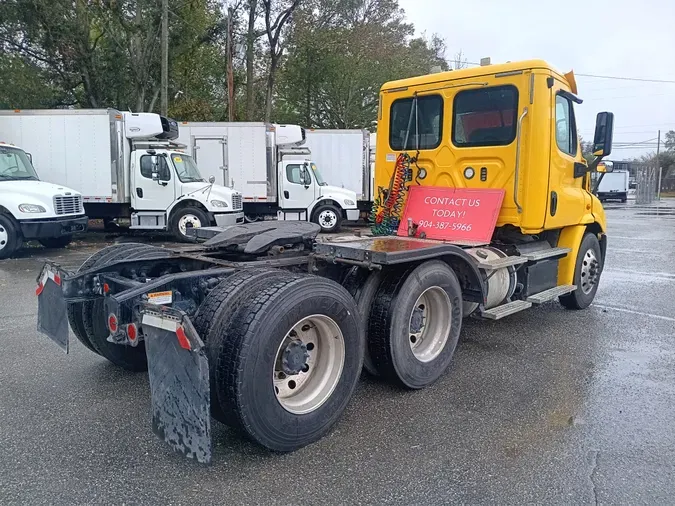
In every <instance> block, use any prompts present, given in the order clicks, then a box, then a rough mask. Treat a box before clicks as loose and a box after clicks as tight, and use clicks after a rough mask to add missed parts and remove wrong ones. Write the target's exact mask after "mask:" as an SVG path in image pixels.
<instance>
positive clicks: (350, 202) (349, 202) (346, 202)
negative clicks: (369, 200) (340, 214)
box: [345, 199, 356, 206]
mask: <svg viewBox="0 0 675 506" xmlns="http://www.w3.org/2000/svg"><path fill="white" fill-rule="evenodd" d="M345 205H346V206H354V205H356V204H355V203H354V201H353V200H351V199H345Z"/></svg>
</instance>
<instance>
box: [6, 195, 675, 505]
mask: <svg viewBox="0 0 675 506" xmlns="http://www.w3.org/2000/svg"><path fill="white" fill-rule="evenodd" d="M673 210H675V200H670V201H664V202H663V203H662V204H661V208H660V209H657V207H656V206H650V207H638V206H635V205H634V204H631V203H629V204H627V205H620V204H608V205H607V215H608V221H609V252H608V258H607V263H606V268H605V272H604V273H603V276H602V280H601V286H600V289H599V291H598V295H597V298H596V303H595V304H594V305H593V306H592V307H591V308H590V309H588V310H586V311H579V312H571V311H566V310H564V309H563V308H562V307H561V306H560V305H558V304H557V303H551V304H548V305H545V306H543V307H540V308H536V309H532V310H529V311H525V312H523V313H519V314H516V315H513V316H510V317H508V318H506V319H504V320H502V321H500V322H480V321H468V322H467V323H466V324H465V328H464V330H463V333H462V337H461V340H460V344H459V347H458V350H457V352H456V355H455V358H454V362H453V365H452V367H451V369H450V371H449V372H448V373H447V374H446V375H445V376H443V377H442V378H441V380H439V381H438V382H437V383H436V384H434V385H433V386H432V387H430V388H428V389H426V390H424V391H420V392H406V391H401V390H399V389H396V388H393V387H391V386H389V385H387V384H384V383H382V382H380V381H377V380H373V379H370V378H364V379H363V381H362V382H361V383H360V387H359V389H358V391H357V394H356V396H355V398H354V400H353V402H352V403H351V404H350V406H349V408H348V409H347V412H346V413H345V415H344V416H343V418H342V419H341V421H340V422H339V424H338V425H337V428H336V429H335V430H334V431H333V432H332V433H331V434H330V435H329V436H328V437H326V438H324V439H323V440H321V441H320V442H318V443H316V444H314V445H311V446H309V447H307V448H304V449H302V450H300V451H298V452H295V453H293V454H288V455H277V454H271V453H269V452H266V451H264V450H261V449H259V448H258V447H256V446H255V445H253V444H251V443H248V442H246V441H244V440H242V439H240V438H239V437H238V436H237V435H236V434H235V433H233V432H232V431H230V430H229V429H228V428H226V427H224V426H222V425H220V424H218V423H217V422H214V431H213V432H214V441H215V443H216V447H215V455H214V462H213V465H211V466H210V467H206V466H201V465H198V464H196V463H194V462H192V461H188V460H185V459H183V458H181V457H180V456H178V455H176V454H173V453H172V452H171V450H169V449H168V447H167V446H166V445H164V444H163V443H162V442H161V441H159V440H158V439H157V438H156V437H155V436H154V435H153V434H152V432H151V429H150V423H149V419H150V399H149V389H148V382H147V377H146V376H145V375H143V374H129V373H126V372H123V371H120V370H117V369H116V368H115V367H113V366H112V365H109V364H108V363H107V362H106V361H105V360H103V359H102V358H100V357H98V356H96V355H94V354H92V353H90V352H89V351H87V350H86V349H84V347H83V346H81V345H80V344H79V342H74V343H73V345H72V350H71V354H70V355H68V356H65V355H63V354H62V353H61V352H60V350H59V349H58V348H57V347H56V345H54V344H53V343H51V342H50V341H48V340H47V339H46V338H43V337H41V336H39V335H38V334H37V332H36V331H35V324H36V299H35V296H34V287H35V277H36V275H37V269H38V268H39V266H40V261H39V259H40V258H42V257H45V256H48V257H50V258H52V259H54V260H55V261H57V262H61V263H63V264H64V265H65V266H68V267H72V268H74V267H77V265H79V263H80V262H82V261H83V260H84V259H85V258H86V257H87V256H88V255H89V254H91V253H92V252H93V251H95V250H96V249H98V248H99V247H101V246H102V245H103V244H105V243H108V242H111V241H112V240H114V239H115V238H114V237H109V236H104V235H103V234H99V235H96V234H94V236H93V237H92V236H88V237H87V238H86V239H87V242H86V243H85V242H79V243H77V244H75V245H73V246H71V247H70V248H68V249H67V250H64V251H57V250H51V251H47V250H41V249H32V250H27V251H26V252H24V253H23V254H22V258H19V259H16V260H5V261H2V262H0V336H1V337H0V343H2V353H0V385H1V386H0V448H2V451H1V452H0V504H15V503H24V504H47V503H68V504H98V503H105V504H189V503H192V504H216V503H217V504H300V503H302V504H317V503H323V504H384V503H387V504H446V503H450V502H463V503H501V504H522V503H538V504H543V503H548V504H570V503H581V504H600V503H603V504H619V503H621V504H648V503H649V504H666V503H670V504H672V502H673V496H674V495H675V468H674V467H673V464H674V463H675V215H674V213H673ZM664 211H665V212H664ZM92 239H93V240H94V243H93V244H92ZM164 240H166V238H165V239H160V241H159V242H158V244H162V243H163V241H164ZM73 341H74V340H73Z"/></svg>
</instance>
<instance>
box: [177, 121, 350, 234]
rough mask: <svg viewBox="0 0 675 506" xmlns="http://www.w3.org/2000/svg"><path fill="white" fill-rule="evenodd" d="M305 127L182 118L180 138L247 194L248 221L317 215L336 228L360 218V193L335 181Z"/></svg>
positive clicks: (211, 171)
mask: <svg viewBox="0 0 675 506" xmlns="http://www.w3.org/2000/svg"><path fill="white" fill-rule="evenodd" d="M305 134H306V131H305V129H303V128H301V127H299V126H297V125H274V124H266V123H225V122H183V123H181V124H180V135H179V141H180V142H181V143H183V144H185V145H186V146H187V151H188V153H189V154H191V155H192V156H193V157H194V158H195V160H196V162H197V163H198V164H199V167H200V170H201V171H202V172H203V173H204V174H206V175H208V176H209V177H214V178H215V180H216V181H218V182H219V183H221V184H224V185H229V186H231V187H233V188H234V189H235V190H237V191H239V192H241V193H242V195H243V205H244V212H245V213H246V218H247V220H248V221H257V220H259V219H265V218H276V219H279V220H294V221H295V220H301V221H313V222H315V223H318V224H319V225H321V228H322V229H323V230H324V231H325V232H334V231H335V230H337V229H338V228H339V227H340V223H341V222H342V220H345V219H346V220H356V219H358V217H359V210H358V208H357V205H356V200H357V199H356V193H355V192H354V191H352V190H350V189H349V188H344V187H338V186H330V185H329V184H328V183H327V182H326V181H331V182H332V180H331V179H329V178H326V177H325V175H324V174H323V168H322V166H321V163H317V161H316V160H315V159H314V157H313V153H312V152H311V150H310V149H308V147H307V146H306V145H305V141H306V137H305Z"/></svg>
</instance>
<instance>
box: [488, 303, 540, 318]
mask: <svg viewBox="0 0 675 506" xmlns="http://www.w3.org/2000/svg"><path fill="white" fill-rule="evenodd" d="M530 307H532V303H531V302H528V301H525V300H514V301H513V302H509V303H507V304H502V305H501V306H497V307H493V308H492V309H484V310H483V311H481V313H480V315H481V316H482V317H483V318H487V319H488V320H501V319H502V318H504V317H505V316H509V315H512V314H513V313H518V312H519V311H523V310H524V309H527V308H530Z"/></svg>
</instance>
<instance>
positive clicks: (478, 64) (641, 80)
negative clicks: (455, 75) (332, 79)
mask: <svg viewBox="0 0 675 506" xmlns="http://www.w3.org/2000/svg"><path fill="white" fill-rule="evenodd" d="M447 61H449V62H450V63H454V60H452V59H450V60H447ZM460 63H462V64H464V65H473V66H476V67H480V66H481V65H480V63H476V62H473V61H464V62H460ZM574 75H575V76H576V77H590V78H593V79H613V80H615V81H637V82H641V83H667V84H675V80H670V79H648V78H642V77H623V76H602V75H598V74H577V73H575V74H574Z"/></svg>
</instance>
